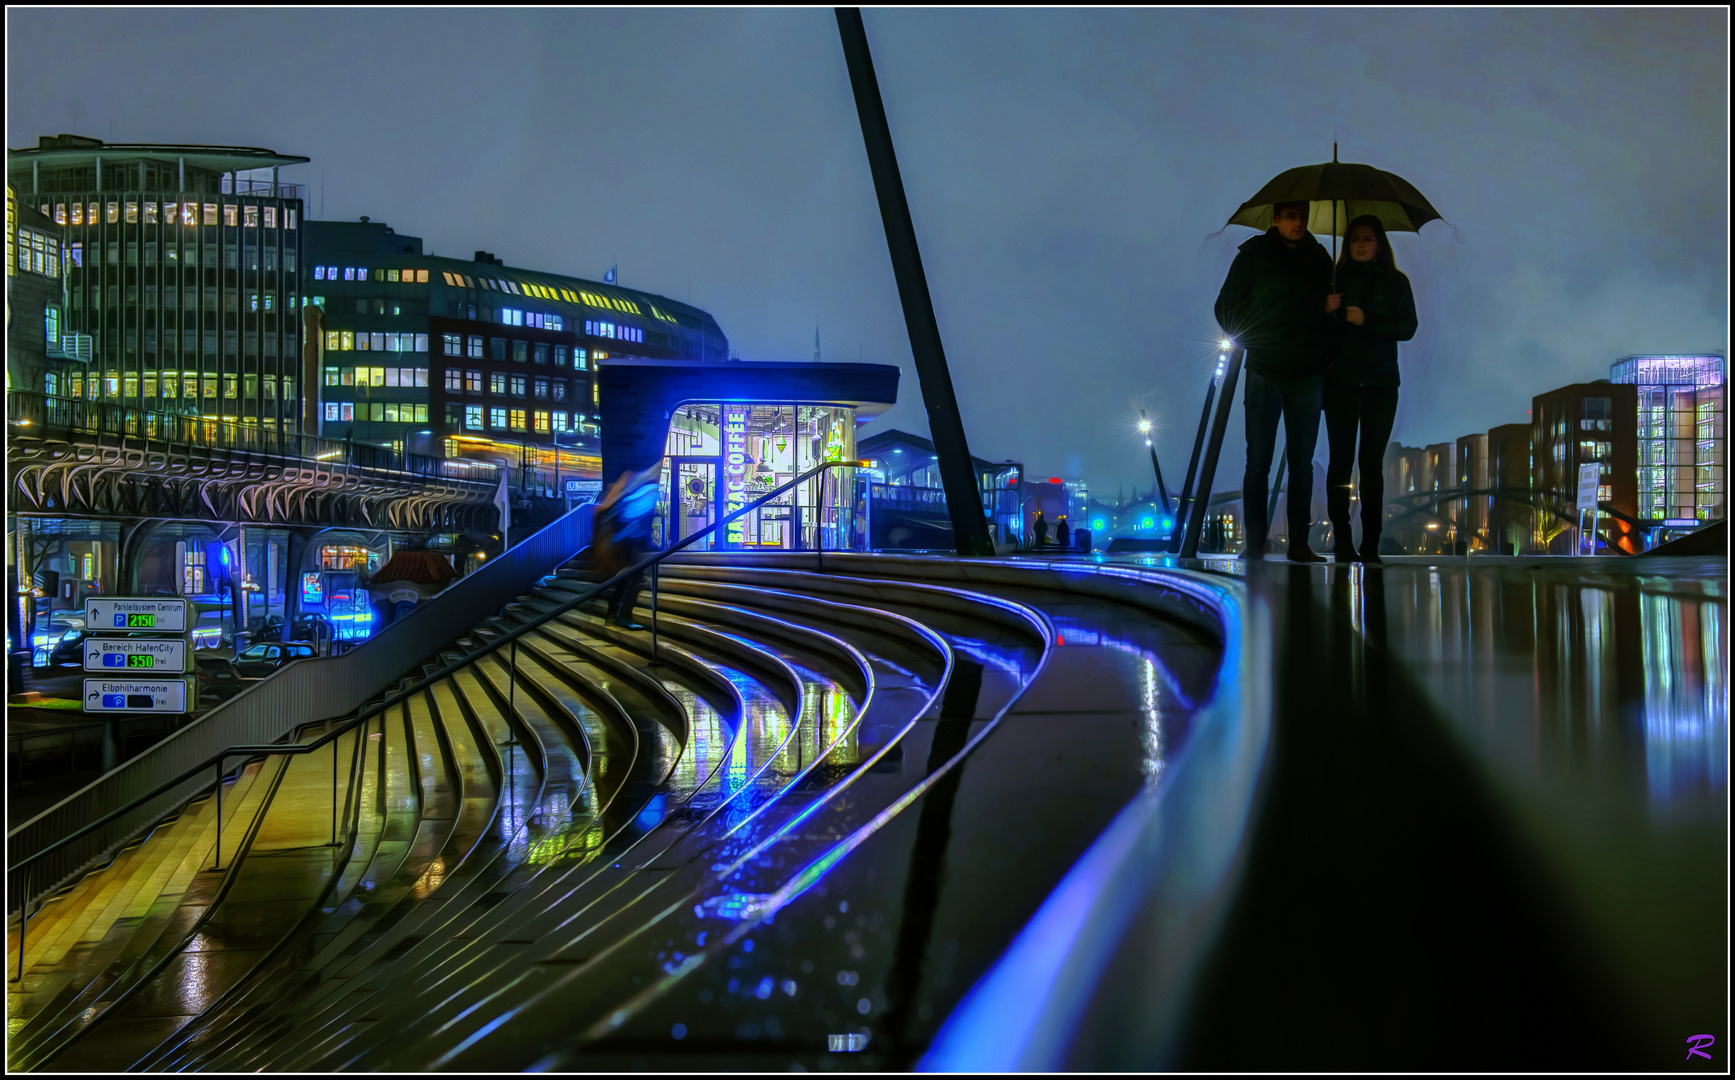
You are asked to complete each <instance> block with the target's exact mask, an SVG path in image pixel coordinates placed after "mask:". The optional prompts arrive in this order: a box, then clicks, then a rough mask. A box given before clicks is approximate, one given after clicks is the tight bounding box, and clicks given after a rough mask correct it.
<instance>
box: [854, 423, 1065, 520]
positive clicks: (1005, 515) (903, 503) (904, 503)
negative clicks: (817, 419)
mask: <svg viewBox="0 0 1735 1080" xmlns="http://www.w3.org/2000/svg"><path fill="white" fill-rule="evenodd" d="M856 452H857V455H858V456H859V457H860V458H861V459H862V460H864V461H871V462H873V463H874V468H875V469H876V470H877V471H878V472H879V474H880V475H881V476H883V477H884V478H885V479H884V480H883V481H879V480H876V481H874V482H873V483H872V484H871V486H870V487H869V489H868V492H869V498H871V499H872V500H873V507H872V512H871V516H872V518H873V521H874V543H873V546H874V547H875V548H897V547H916V548H936V547H951V546H952V539H951V532H952V519H951V516H950V514H949V513H948V512H947V509H946V492H945V486H944V485H943V484H942V483H941V481H940V456H939V455H938V454H936V453H935V452H934V444H933V442H932V441H930V440H928V439H924V438H922V437H921V436H920V435H911V434H910V433H908V432H906V431H898V430H896V429H889V430H886V431H881V432H877V433H875V434H873V435H870V436H869V437H867V438H865V439H862V440H861V441H860V443H858V444H857V447H856ZM970 461H971V464H973V465H974V466H975V471H976V484H977V488H978V490H980V491H981V493H982V510H983V513H985V514H986V515H987V517H988V522H989V524H990V525H991V526H992V527H993V530H994V537H995V540H996V541H997V542H999V543H1017V542H1018V541H1019V539H1020V538H1021V537H1022V536H1024V535H1025V533H1024V531H1023V524H1022V515H1021V514H1020V513H1019V504H1020V502H1021V501H1022V498H1023V491H1024V488H1023V478H1024V466H1023V465H1022V464H1020V463H1018V462H1016V461H1003V462H998V463H996V462H991V461H985V460H983V459H982V458H979V457H974V456H972V457H971V459H970ZM1075 505H1083V504H1082V503H1077V504H1075ZM894 533H896V534H897V535H896V536H894V535H893V534H894Z"/></svg>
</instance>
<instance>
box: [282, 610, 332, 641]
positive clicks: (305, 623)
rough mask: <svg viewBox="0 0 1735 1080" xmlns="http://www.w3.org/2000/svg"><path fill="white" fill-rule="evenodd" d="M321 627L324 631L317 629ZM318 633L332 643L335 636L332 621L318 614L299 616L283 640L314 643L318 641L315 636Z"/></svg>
mask: <svg viewBox="0 0 1735 1080" xmlns="http://www.w3.org/2000/svg"><path fill="white" fill-rule="evenodd" d="M320 626H323V627H324V629H323V630H322V631H321V630H316V629H315V628H316V627H320ZM316 633H317V634H323V636H324V637H325V639H326V640H327V641H330V640H331V639H332V638H333V637H334V636H335V634H334V633H333V629H332V624H331V620H330V619H328V618H326V617H325V616H324V615H318V614H303V615H297V616H296V617H295V622H293V623H292V624H290V627H289V631H288V633H286V634H284V635H283V640H285V641H313V640H316V639H315V636H314V635H315V634H316Z"/></svg>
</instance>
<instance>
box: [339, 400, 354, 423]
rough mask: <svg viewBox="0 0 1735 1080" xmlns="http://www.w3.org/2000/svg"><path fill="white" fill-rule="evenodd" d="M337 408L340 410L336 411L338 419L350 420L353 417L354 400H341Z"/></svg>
mask: <svg viewBox="0 0 1735 1080" xmlns="http://www.w3.org/2000/svg"><path fill="white" fill-rule="evenodd" d="M338 408H339V409H340V410H341V411H340V412H339V413H338V416H339V418H340V419H342V420H344V421H350V420H354V419H355V402H353V401H345V402H341V403H339V405H338Z"/></svg>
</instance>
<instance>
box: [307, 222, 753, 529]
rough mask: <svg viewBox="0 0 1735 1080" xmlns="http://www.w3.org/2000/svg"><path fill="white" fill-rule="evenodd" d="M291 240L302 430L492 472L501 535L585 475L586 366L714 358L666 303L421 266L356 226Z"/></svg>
mask: <svg viewBox="0 0 1735 1080" xmlns="http://www.w3.org/2000/svg"><path fill="white" fill-rule="evenodd" d="M306 232H307V248H308V256H307V259H308V264H309V266H310V270H309V283H308V293H309V299H310V309H309V310H310V317H309V339H308V341H309V350H308V352H309V357H308V360H307V364H308V372H307V377H308V379H309V380H310V381H313V382H316V383H317V384H318V386H319V390H320V395H319V399H318V402H317V406H316V408H315V409H314V416H313V417H312V418H311V422H312V424H315V425H317V427H318V430H319V431H320V432H321V433H322V434H323V435H325V436H326V437H328V438H339V439H350V440H354V441H357V442H368V443H374V444H377V445H382V446H392V447H397V448H400V449H409V450H410V451H412V452H417V453H429V454H436V455H440V456H444V457H447V458H474V459H478V460H488V461H494V462H497V463H500V464H503V465H506V466H508V467H509V469H510V479H509V485H510V487H511V488H512V489H513V490H514V492H515V493H516V494H515V495H514V499H515V502H516V504H517V505H515V507H514V511H515V512H514V515H513V528H514V529H521V528H523V527H525V526H526V525H527V524H530V525H534V524H537V523H540V521H541V519H545V518H547V517H548V516H550V515H552V514H553V513H555V512H557V511H558V510H560V509H563V508H564V505H565V499H564V494H565V483H566V481H568V480H582V481H594V480H596V479H597V478H598V477H599V476H600V475H601V459H600V454H599V446H600V444H599V438H600V423H601V421H600V412H601V409H600V404H599V396H598V386H597V379H596V375H597V368H598V365H599V364H601V363H604V362H607V361H611V360H619V359H622V358H646V359H655V360H686V361H695V362H700V363H721V362H722V361H724V360H725V359H726V358H727V356H728V348H729V344H728V339H727V338H725V337H724V336H723V332H722V330H721V329H720V328H719V327H718V325H717V322H716V320H715V319H713V318H712V317H711V316H710V315H709V314H707V313H706V312H703V311H700V310H699V309H697V308H694V307H691V306H689V305H687V304H683V303H680V302H679V301H675V300H670V299H668V298H667V297H663V296H657V295H653V294H650V293H644V292H640V291H637V290H633V289H623V288H621V287H619V286H617V285H610V284H602V283H599V282H594V281H588V280H583V279H579V278H573V277H565V276H562V275H558V274H548V273H543V272H541V271H529V270H520V269H516V268H512V267H507V266H505V265H504V264H503V263H502V262H501V260H499V259H497V258H495V257H494V256H493V255H491V254H489V253H488V252H485V251H478V252H476V253H475V257H474V258H472V259H451V258H443V257H435V256H431V255H427V254H425V253H424V251H423V244H422V240H421V239H420V238H419V237H414V236H406V235H403V234H400V233H397V232H396V231H394V230H393V229H392V228H390V227H389V226H388V225H386V224H385V223H383V222H376V221H370V220H369V219H367V218H362V219H361V220H360V221H356V222H340V221H313V222H309V223H308V224H307V228H306ZM526 515H528V516H526Z"/></svg>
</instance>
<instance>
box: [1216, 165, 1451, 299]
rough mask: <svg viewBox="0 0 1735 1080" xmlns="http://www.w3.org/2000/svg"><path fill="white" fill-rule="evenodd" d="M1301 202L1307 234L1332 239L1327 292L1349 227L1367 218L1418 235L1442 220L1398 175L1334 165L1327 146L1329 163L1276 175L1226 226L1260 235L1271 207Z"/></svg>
mask: <svg viewBox="0 0 1735 1080" xmlns="http://www.w3.org/2000/svg"><path fill="white" fill-rule="evenodd" d="M1286 202H1305V203H1307V204H1308V210H1307V230H1308V232H1311V233H1315V234H1318V233H1322V232H1329V233H1330V234H1331V255H1332V266H1333V271H1332V289H1333V290H1334V291H1335V290H1336V288H1337V271H1336V269H1335V268H1336V266H1337V238H1338V237H1339V236H1340V235H1342V234H1341V232H1340V230H1341V229H1342V228H1344V227H1345V226H1346V225H1347V224H1348V223H1349V222H1351V221H1353V220H1355V219H1356V218H1358V217H1360V216H1362V215H1363V214H1372V215H1373V216H1374V217H1377V218H1379V219H1380V224H1381V225H1384V226H1385V227H1386V231H1387V232H1418V231H1420V230H1421V227H1422V226H1423V225H1426V224H1427V223H1428V222H1430V221H1435V220H1443V219H1442V218H1440V212H1439V211H1438V210H1435V209H1434V208H1433V207H1432V206H1431V205H1429V203H1428V200H1427V199H1425V198H1423V196H1422V193H1421V192H1419V191H1417V190H1416V189H1415V187H1414V186H1413V185H1412V184H1411V183H1410V182H1409V181H1408V180H1405V179H1404V178H1403V177H1401V176H1397V175H1395V174H1393V173H1389V172H1386V171H1385V170H1383V169H1376V168H1374V167H1373V166H1372V165H1358V164H1356V163H1354V162H1349V161H1338V160H1337V144H1336V143H1332V144H1331V160H1330V161H1329V162H1325V163H1322V164H1319V165H1303V166H1301V167H1300V168H1297V169H1290V170H1288V171H1286V172H1283V173H1279V174H1278V175H1277V177H1276V179H1274V180H1272V181H1271V182H1270V183H1269V184H1266V185H1265V186H1264V187H1262V188H1260V189H1259V194H1257V195H1255V196H1253V197H1252V198H1251V199H1248V200H1247V201H1246V202H1244V203H1242V204H1241V209H1239V210H1237V211H1235V213H1234V214H1233V215H1232V216H1231V217H1230V218H1229V224H1230V225H1246V226H1248V227H1249V228H1253V229H1258V230H1259V231H1260V232H1264V231H1265V230H1266V229H1269V228H1271V211H1272V207H1274V206H1276V205H1277V204H1278V203H1286Z"/></svg>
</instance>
